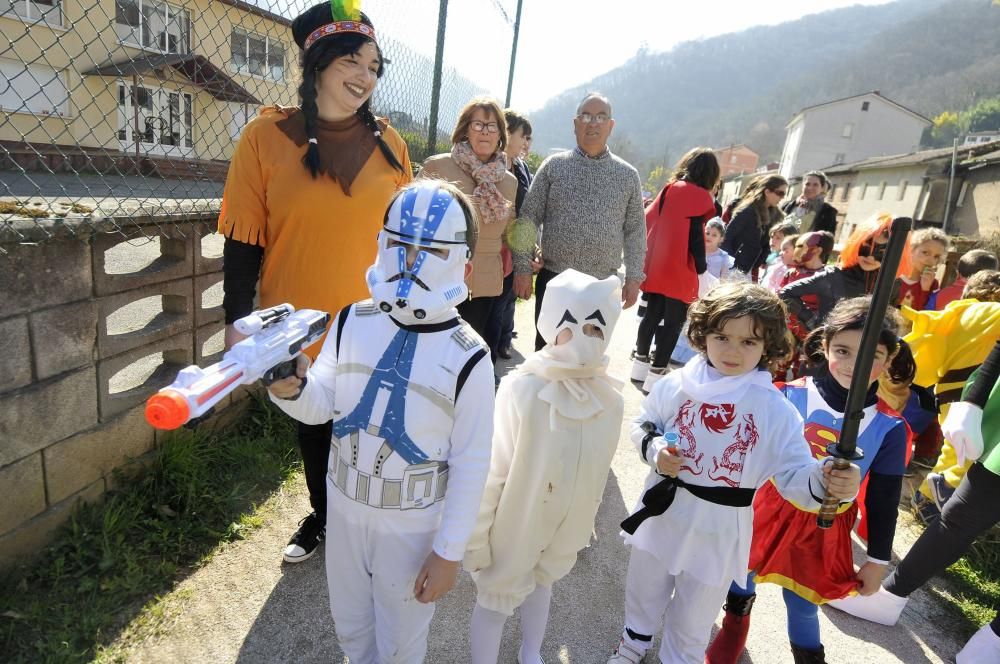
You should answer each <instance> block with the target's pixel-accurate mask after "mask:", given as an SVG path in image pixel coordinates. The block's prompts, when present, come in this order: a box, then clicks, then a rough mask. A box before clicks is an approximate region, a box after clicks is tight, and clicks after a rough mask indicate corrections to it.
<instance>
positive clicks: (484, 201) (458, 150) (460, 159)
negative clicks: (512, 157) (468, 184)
mask: <svg viewBox="0 0 1000 664" xmlns="http://www.w3.org/2000/svg"><path fill="white" fill-rule="evenodd" d="M451 158H452V159H453V160H454V161H455V163H456V164H458V165H459V166H460V167H461V169H462V170H463V171H465V172H466V173H468V174H469V177H471V178H472V180H473V181H474V182H475V183H476V188H475V189H474V190H473V191H472V198H473V200H474V201H475V202H476V207H477V208H478V209H479V215H480V217H481V218H482V220H483V223H486V224H493V223H496V222H506V221H507V220H508V219H510V216H511V215H510V211H511V208H512V205H511V202H510V201H508V200H507V199H506V198H504V197H503V194H501V193H500V190H499V189H498V188H497V183H499V182H501V181H502V180H503V178H504V176H505V175H506V174H507V157H506V155H505V154H504V153H503V151H502V150H498V151H497V152H496V153H495V154H494V155H493V156H492V157H490V160H489V161H487V162H485V163H484V162H482V161H480V160H479V157H477V156H476V153H475V152H473V151H472V146H471V145H469V142H468V141H462V142H461V143H456V144H455V145H453V146H452V148H451Z"/></svg>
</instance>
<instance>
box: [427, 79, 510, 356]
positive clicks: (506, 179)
mask: <svg viewBox="0 0 1000 664" xmlns="http://www.w3.org/2000/svg"><path fill="white" fill-rule="evenodd" d="M507 141H508V134H507V121H506V118H505V117H504V113H503V110H502V109H501V108H500V104H499V103H498V102H497V101H496V100H495V99H493V98H491V97H476V98H475V99H473V100H472V101H470V102H469V103H468V104H466V105H465V108H463V109H462V112H461V113H459V116H458V122H457V123H456V124H455V130H454V131H453V132H452V134H451V143H452V148H451V152H445V153H443V154H437V155H434V156H432V157H428V158H427V160H426V161H425V162H424V166H423V168H422V169H421V170H420V175H419V177H421V178H436V179H440V180H445V181H446V182H451V183H453V184H454V185H455V186H457V187H458V188H459V190H460V191H461V192H462V193H463V194H465V195H467V196H469V197H470V198H471V199H472V201H473V203H474V204H475V207H476V212H477V213H478V214H477V215H476V216H477V217H478V220H479V240H478V242H477V244H476V251H475V253H474V254H473V255H472V274H471V276H469V278H468V279H466V283H467V285H468V287H469V292H470V294H471V297H470V299H468V300H466V301H465V302H462V303H461V304H459V305H458V313H459V315H461V317H462V318H463V319H464V320H465V322H467V323H468V324H469V325H471V326H472V329H473V330H475V331H476V333H477V334H479V336H481V337H482V338H483V340H484V341H485V342H486V344H487V345H488V346H489V348H490V356H491V358H492V360H493V363H494V365H495V364H496V360H497V352H498V350H499V343H500V340H499V338H498V337H497V335H496V334H493V335H491V334H490V333H489V332H488V328H489V325H488V323H489V321H490V318H491V316H492V315H493V309H494V308H495V307H497V306H500V304H498V303H499V302H500V301H501V297H500V296H501V294H502V293H503V276H504V268H503V258H502V257H501V256H500V250H501V249H502V248H503V236H504V232H505V231H506V230H507V226H508V225H509V224H510V222H511V221H513V220H514V201H515V199H516V198H517V178H515V177H514V174H513V173H511V172H509V171H508V170H507V156H506V154H505V153H504V150H505V149H506V147H507Z"/></svg>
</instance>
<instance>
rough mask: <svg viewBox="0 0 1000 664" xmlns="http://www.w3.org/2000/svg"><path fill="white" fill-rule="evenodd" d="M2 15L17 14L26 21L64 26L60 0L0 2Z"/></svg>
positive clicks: (4, 0) (9, 0)
mask: <svg viewBox="0 0 1000 664" xmlns="http://www.w3.org/2000/svg"><path fill="white" fill-rule="evenodd" d="M0 14H16V15H17V16H20V17H21V18H23V19H25V20H26V21H43V22H45V23H48V24H50V25H60V26H61V25H62V7H61V3H60V0H0Z"/></svg>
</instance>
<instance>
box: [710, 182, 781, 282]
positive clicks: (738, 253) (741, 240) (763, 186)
mask: <svg viewBox="0 0 1000 664" xmlns="http://www.w3.org/2000/svg"><path fill="white" fill-rule="evenodd" d="M787 194H788V180H786V179H785V178H783V177H781V176H780V175H766V176H765V175H762V176H760V177H759V178H757V179H755V180H754V181H753V182H751V183H750V186H748V187H747V189H746V191H745V192H743V195H742V196H741V197H740V202H739V203H737V205H736V208H735V210H734V212H733V218H732V221H730V222H729V228H727V229H726V239H725V240H724V241H723V242H722V250H723V251H725V252H726V253H727V254H729V255H730V256H732V257H733V268H734V269H735V270H736V272H737V273H741V274H742V275H745V278H746V279H747V280H749V281H756V279H755V278H754V275H755V273H756V272H757V270H758V268H760V267H761V266H762V265H764V263H765V261H766V260H767V255H768V253H769V252H770V232H771V227H772V226H774V225H775V224H776V223H777V222H778V221H780V219H781V216H782V215H781V210H780V209H779V208H778V204H779V203H781V201H782V199H783V198H784V197H785V196H786V195H787ZM735 276H739V275H735Z"/></svg>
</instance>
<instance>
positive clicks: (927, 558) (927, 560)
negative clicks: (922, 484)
mask: <svg viewBox="0 0 1000 664" xmlns="http://www.w3.org/2000/svg"><path fill="white" fill-rule="evenodd" d="M997 521H1000V476H997V475H996V474H994V473H992V472H990V471H989V470H987V469H986V467H985V466H984V465H983V464H981V463H976V464H973V465H972V467H971V468H969V472H968V474H967V475H966V476H965V479H963V480H962V483H961V484H959V485H958V489H957V490H956V491H955V493H954V495H952V497H951V498H949V499H948V502H947V503H945V505H944V510H943V511H942V512H941V518H940V519H938V520H937V521H935V522H934V523H933V524H931V525H930V526H928V527H927V529H926V530H925V531H924V532H923V534H921V535H920V537H919V538H918V539H917V541H916V542H914V544H913V548H911V549H910V551H909V553H907V554H906V557H905V558H903V560H902V561H901V562H900V563H899V566H898V567H897V568H896V569H895V570H894V571H893V573H892V574H891V575H890V576H889V578H888V580H887V581H886V582H885V589H886V590H888V591H889V592H891V593H892V594H893V595H897V596H899V597H907V596H909V594H910V593H912V592H913V591H914V590H916V589H917V588H919V587H920V586H922V585H924V584H925V583H927V581H928V580H929V579H930V578H931V577H932V576H934V575H935V574H938V573H939V572H943V571H944V570H945V568H947V567H948V566H949V565H951V564H952V563H954V562H955V561H956V560H958V559H959V558H961V557H962V555H964V554H965V552H966V551H967V550H968V549H969V546H970V545H971V544H972V542H973V541H974V540H975V539H976V537H978V536H979V535H980V534H981V533H983V532H985V531H986V530H989V529H990V528H992V527H993V525H994V524H996V523H997ZM994 627H995V628H996V627H1000V624H997V623H996V621H994ZM998 633H1000V632H998Z"/></svg>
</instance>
